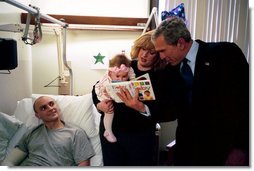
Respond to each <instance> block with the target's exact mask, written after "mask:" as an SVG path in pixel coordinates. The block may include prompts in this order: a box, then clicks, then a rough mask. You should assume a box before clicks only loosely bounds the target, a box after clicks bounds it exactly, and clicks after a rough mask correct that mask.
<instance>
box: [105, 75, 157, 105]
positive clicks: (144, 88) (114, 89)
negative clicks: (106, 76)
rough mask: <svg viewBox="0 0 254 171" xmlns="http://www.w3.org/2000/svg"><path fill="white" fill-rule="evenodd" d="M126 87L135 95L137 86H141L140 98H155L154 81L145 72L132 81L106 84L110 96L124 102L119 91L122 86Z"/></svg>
mask: <svg viewBox="0 0 254 171" xmlns="http://www.w3.org/2000/svg"><path fill="white" fill-rule="evenodd" d="M121 87H125V88H126V89H127V90H129V92H130V94H131V95H132V96H135V90H136V88H139V100H141V101H145V100H155V95H154V91H153V87H152V83H151V80H150V77H149V74H148V73H147V74H144V75H142V76H139V77H137V78H135V79H133V80H131V81H122V82H112V83H110V84H108V85H107V86H106V90H107V92H108V94H109V96H110V97H111V98H112V99H113V100H114V101H115V102H117V103H122V100H121V99H120V98H119V97H118V95H117V93H118V92H120V88H121Z"/></svg>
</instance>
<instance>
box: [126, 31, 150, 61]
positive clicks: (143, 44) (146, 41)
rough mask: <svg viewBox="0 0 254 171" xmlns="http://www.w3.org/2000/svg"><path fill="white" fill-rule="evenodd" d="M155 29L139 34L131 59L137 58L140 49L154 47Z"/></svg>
mask: <svg viewBox="0 0 254 171" xmlns="http://www.w3.org/2000/svg"><path fill="white" fill-rule="evenodd" d="M152 33H153V30H152V31H149V32H146V33H145V34H143V35H141V36H139V37H138V38H137V39H136V40H135V41H134V45H133V46H132V47H131V53H130V56H131V59H136V58H137V57H138V53H139V50H140V49H147V50H150V49H154V45H153V43H152V41H151V36H152Z"/></svg>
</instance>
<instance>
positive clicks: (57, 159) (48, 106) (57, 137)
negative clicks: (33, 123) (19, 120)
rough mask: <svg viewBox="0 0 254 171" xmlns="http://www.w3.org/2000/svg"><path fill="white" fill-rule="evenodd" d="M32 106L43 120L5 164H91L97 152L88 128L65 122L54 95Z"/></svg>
mask: <svg viewBox="0 0 254 171" xmlns="http://www.w3.org/2000/svg"><path fill="white" fill-rule="evenodd" d="M33 108H34V111H35V115H36V117H37V118H39V119H41V120H42V121H43V123H42V124H40V125H39V126H37V127H35V128H33V129H31V130H29V131H28V132H27V133H26V134H25V136H24V137H23V138H22V139H21V141H20V142H19V143H18V145H17V146H16V148H14V150H13V151H12V152H11V153H10V154H9V155H8V156H7V157H6V159H5V160H4V161H3V165H7V166H13V165H22V166H89V165H90V158H91V157H92V156H94V154H95V153H94V150H93V148H92V145H91V144H90V141H89V139H88V137H87V134H86V133H85V131H84V130H82V129H81V128H79V127H77V126H74V125H71V124H68V123H65V122H63V121H62V120H61V119H60V109H59V106H58V104H57V103H56V102H55V100H54V99H53V98H51V97H47V96H41V97H39V98H37V99H36V100H35V102H34V105H33Z"/></svg>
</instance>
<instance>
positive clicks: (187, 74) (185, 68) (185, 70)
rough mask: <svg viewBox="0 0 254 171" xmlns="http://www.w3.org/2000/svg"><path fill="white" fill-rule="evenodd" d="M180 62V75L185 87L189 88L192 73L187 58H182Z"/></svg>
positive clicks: (191, 81)
mask: <svg viewBox="0 0 254 171" xmlns="http://www.w3.org/2000/svg"><path fill="white" fill-rule="evenodd" d="M182 63H183V65H182V67H181V74H182V77H183V79H184V81H185V83H186V85H187V87H188V88H191V87H192V83H193V73H192V71H191V68H190V66H189V65H188V59H186V58H184V59H183V62H182Z"/></svg>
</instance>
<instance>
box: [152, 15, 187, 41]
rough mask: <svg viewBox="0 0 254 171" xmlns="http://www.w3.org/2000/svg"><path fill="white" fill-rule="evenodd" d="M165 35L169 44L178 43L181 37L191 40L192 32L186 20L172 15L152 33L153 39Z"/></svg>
mask: <svg viewBox="0 0 254 171" xmlns="http://www.w3.org/2000/svg"><path fill="white" fill-rule="evenodd" d="M160 35H163V36H164V38H165V41H166V42H167V44H171V45H177V42H178V40H179V39H180V38H183V39H184V40H185V41H186V42H189V41H191V34H190V32H189V30H188V29H187V27H186V24H185V23H184V21H183V20H182V19H181V18H179V17H171V18H168V19H166V20H164V21H162V22H161V24H160V25H159V27H158V28H157V29H156V30H155V31H154V32H153V34H152V41H153V40H155V39H157V38H158V37H159V36H160Z"/></svg>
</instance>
